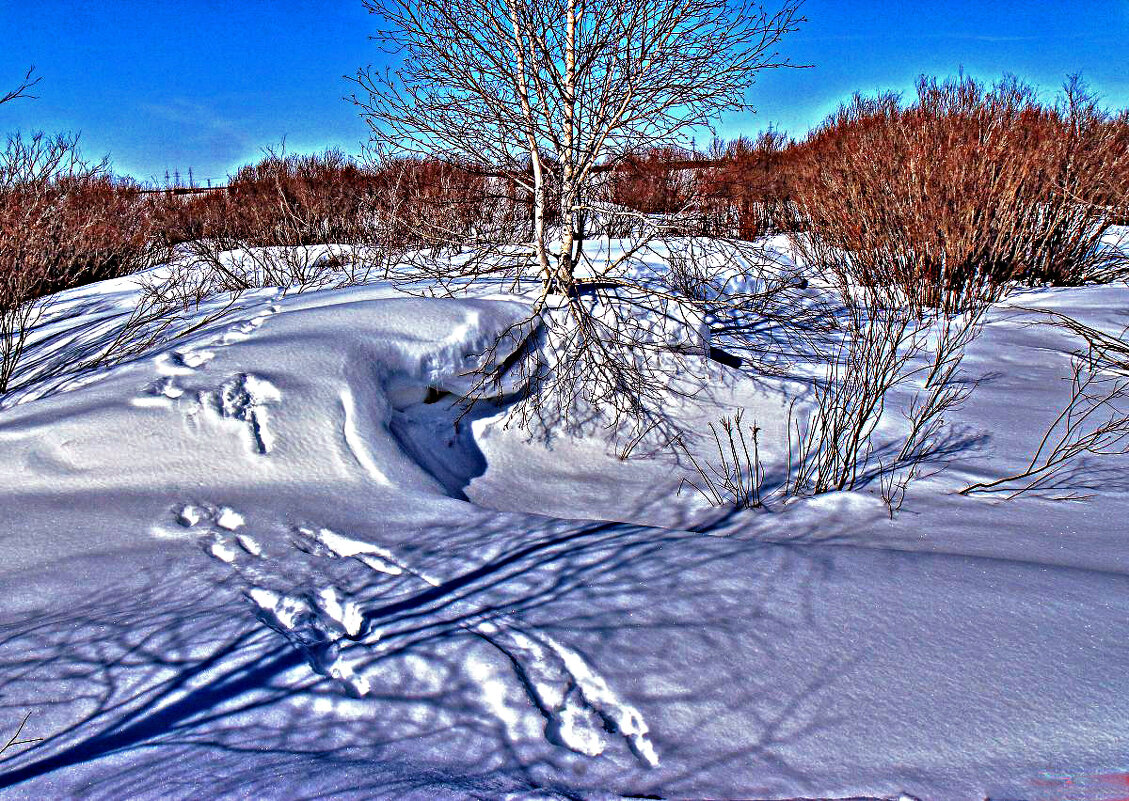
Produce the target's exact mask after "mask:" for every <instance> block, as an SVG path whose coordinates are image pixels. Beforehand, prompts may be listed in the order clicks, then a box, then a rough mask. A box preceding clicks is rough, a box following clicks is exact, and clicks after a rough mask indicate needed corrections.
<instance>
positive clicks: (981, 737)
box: [0, 280, 1129, 799]
mask: <svg viewBox="0 0 1129 801" xmlns="http://www.w3.org/2000/svg"><path fill="white" fill-rule="evenodd" d="M135 291H136V285H135V283H134V282H132V281H130V280H119V281H115V282H107V283H105V284H100V285H95V286H93V287H88V288H85V289H83V290H81V291H77V292H72V293H69V294H67V295H66V296H64V297H62V298H60V299H59V301H58V302H57V303H56V305H55V306H54V308H53V309H52V312H51V316H50V317H49V318H48V320H47V321H46V322H45V323H44V326H43V329H42V331H41V332H40V333H39V336H40V337H41V340H40V342H39V344H38V345H37V346H36V349H35V350H34V351H33V359H38V360H40V361H43V362H44V363H46V362H48V361H50V359H52V358H56V357H57V354H58V353H60V352H64V351H66V349H68V348H69V349H71V350H74V349H76V348H81V347H83V346H84V343H87V341H88V340H90V339H96V338H97V337H100V336H104V335H105V330H106V325H107V324H108V321H112V320H113V319H115V315H120V314H122V313H124V312H123V310H125V309H127V308H128V306H129V304H130V303H131V302H132V299H133V295H134V293H135ZM524 304H525V301H524V300H523V299H521V298H512V299H509V300H507V299H504V298H500V297H489V298H478V299H465V300H441V299H424V298H409V297H405V296H404V295H403V294H402V293H401V292H399V291H398V290H396V289H395V288H393V287H391V286H387V285H380V284H377V285H374V286H368V287H358V288H352V289H345V290H337V291H321V292H312V293H306V294H301V295H289V296H283V295H282V294H281V293H279V292H273V291H259V292H256V293H249V294H247V295H246V296H244V298H242V300H241V301H240V305H239V308H238V309H237V310H236V311H234V312H233V313H231V314H230V315H228V316H226V317H223V318H221V319H220V320H218V321H217V322H215V323H213V324H211V325H209V326H207V327H205V328H204V329H202V330H200V331H198V332H196V333H195V334H192V335H190V336H188V337H185V338H182V339H180V340H177V341H175V342H173V343H171V344H168V345H166V346H163V347H159V348H157V349H155V350H153V351H151V352H149V353H146V354H144V355H143V356H141V357H139V358H136V359H134V360H132V361H130V362H128V363H125V364H122V365H120V366H118V367H115V368H112V369H108V370H101V371H98V372H95V373H78V374H74V375H70V374H67V373H66V371H65V370H64V371H63V375H62V377H60V378H56V379H53V380H51V381H44V382H40V383H39V384H33V385H31V386H29V387H27V388H25V389H23V390H21V391H19V392H17V393H14V394H13V395H11V396H9V397H8V398H7V399H5V406H4V408H3V409H2V410H0V454H2V455H3V458H4V462H5V464H6V465H7V470H5V471H4V472H3V473H2V474H0V493H2V498H3V504H2V505H0V548H2V549H3V555H4V558H3V562H2V567H0V581H2V582H3V597H4V604H3V608H2V610H0V734H3V735H4V737H3V739H4V740H6V739H7V737H8V736H9V735H10V734H11V733H13V732H14V731H15V730H16V727H17V726H18V725H19V723H20V721H21V720H23V719H24V717H25V716H30V717H28V722H27V725H26V727H25V729H24V730H23V733H22V736H23V737H25V738H26V737H33V738H42V740H41V742H38V743H36V744H34V745H31V746H26V745H25V746H18V747H15V748H12V749H10V750H9V751H8V752H7V753H5V754H3V755H2V756H0V787H3V788H5V789H4V790H2V791H0V792H2V794H3V796H4V797H12V798H25V797H26V798H44V797H91V798H126V797H129V798H190V797H191V798H200V797H207V798H211V797H255V798H299V797H327V796H333V797H365V798H370V797H387V798H405V797H413V798H433V797H441V798H448V797H450V798H464V797H485V798H501V797H515V798H543V797H594V798H604V797H619V796H646V797H662V798H686V797H694V798H697V797H719V798H735V797H740V798H794V797H801V796H802V797H818V798H836V797H851V796H856V797H857V796H872V797H898V796H899V795H900V794H901V793H906V794H908V795H911V796H913V797H915V798H919V799H983V798H986V797H990V798H993V799H1004V798H1011V799H1117V798H1126V797H1127V796H1129V748H1127V745H1126V743H1127V737H1129V735H1127V732H1129V671H1127V670H1126V666H1127V665H1129V547H1127V545H1126V541H1125V538H1126V525H1125V522H1124V521H1125V520H1129V484H1126V482H1125V479H1124V476H1125V475H1126V473H1125V470H1126V468H1127V467H1129V460H1126V459H1125V458H1114V459H1109V460H1107V461H1105V462H1104V463H1102V464H1100V465H1092V466H1091V467H1093V469H1094V470H1096V471H1098V472H1093V471H1091V472H1090V473H1088V474H1087V476H1086V477H1083V476H1079V477H1078V481H1080V482H1084V481H1089V482H1090V483H1091V484H1094V485H1095V486H1096V490H1093V491H1094V492H1095V497H1094V498H1093V499H1092V500H1090V501H1089V502H1086V503H1063V502H1055V501H1052V500H1049V499H1046V498H1039V497H1035V496H1031V497H1021V498H1018V499H1016V500H1014V501H1011V502H1006V503H1002V502H999V501H996V500H992V499H985V498H975V497H962V496H958V495H955V494H954V490H956V489H959V488H960V487H962V486H964V485H965V484H967V483H969V482H970V481H973V480H979V479H982V478H985V477H994V476H999V475H1003V474H1005V473H1006V472H1008V471H1009V470H1013V469H1014V468H1015V467H1016V466H1018V465H1019V464H1020V463H1021V462H1023V461H1024V459H1025V458H1026V457H1027V456H1028V455H1029V454H1030V453H1031V451H1032V449H1033V448H1034V447H1035V445H1037V443H1038V440H1039V437H1040V436H1041V434H1042V432H1043V430H1044V428H1045V426H1046V424H1047V423H1048V422H1049V421H1050V420H1051V419H1053V417H1054V415H1055V414H1056V412H1057V409H1058V408H1059V407H1060V405H1061V403H1062V401H1063V400H1064V399H1065V396H1066V392H1067V383H1066V381H1065V380H1064V379H1066V378H1067V377H1068V375H1069V359H1068V354H1069V352H1070V351H1071V350H1073V349H1075V348H1077V347H1078V343H1077V342H1073V341H1071V340H1070V339H1069V338H1068V337H1067V336H1065V335H1064V334H1063V333H1061V332H1060V331H1057V330H1054V329H1050V328H1047V327H1043V326H1035V327H1032V326H1029V325H1027V324H1026V323H1027V322H1029V321H1030V313H1029V312H1026V311H1022V310H1021V307H1025V308H1026V307H1032V306H1041V307H1044V308H1048V309H1056V310H1060V311H1064V312H1068V313H1071V314H1075V315H1078V316H1079V317H1081V318H1083V319H1084V320H1085V321H1086V322H1088V323H1090V324H1092V325H1098V326H1101V327H1104V328H1105V329H1107V330H1110V331H1118V330H1120V329H1121V327H1122V326H1123V325H1124V322H1125V321H1124V320H1123V314H1124V309H1125V308H1126V307H1127V305H1129V288H1127V287H1125V286H1122V285H1112V286H1106V287H1085V288H1081V289H1074V290H1041V291H1032V292H1027V293H1024V294H1023V295H1021V296H1017V297H1014V298H1012V299H1011V300H1010V301H1009V302H1008V303H1007V304H1004V305H1002V306H1001V307H1000V308H998V309H996V310H995V311H994V312H993V315H992V320H991V322H990V324H989V325H988V327H987V328H986V330H985V333H984V335H983V336H982V337H981V339H979V340H978V341H977V342H976V343H975V344H974V346H973V348H972V350H971V351H970V354H969V356H968V358H967V359H966V362H965V372H966V374H967V375H968V376H969V378H971V379H978V380H979V382H980V383H979V386H978V387H977V389H976V392H975V394H974V395H973V396H972V398H971V400H970V401H969V402H968V403H967V404H966V405H965V407H964V408H963V409H962V410H961V412H960V414H959V419H958V420H956V421H955V425H954V428H953V431H954V437H953V438H952V441H951V446H950V447H949V448H948V449H947V452H946V454H945V457H944V458H945V464H944V465H941V464H940V463H938V464H937V465H935V466H936V467H941V466H944V467H945V469H944V470H941V471H939V472H937V473H936V474H935V475H933V476H931V477H930V478H928V479H925V480H923V481H922V482H919V483H917V484H914V485H911V487H910V492H909V496H908V499H907V501H906V503H905V506H904V507H903V509H902V511H901V513H900V514H899V515H898V516H897V517H896V518H895V519H894V520H893V521H891V520H890V519H889V516H888V514H887V510H886V508H885V507H884V506H883V505H882V503H881V502H880V500H879V499H878V498H877V497H876V495H875V494H874V492H873V491H871V490H864V491H860V492H853V493H834V494H828V495H823V496H818V497H816V498H813V499H809V500H806V501H802V502H797V503H790V504H784V503H782V502H780V501H778V500H777V501H770V503H769V508H768V510H767V511H750V512H742V513H734V512H729V513H725V512H724V511H722V510H716V509H711V508H709V507H708V506H706V505H705V504H704V503H703V502H702V500H701V499H700V498H698V497H696V496H695V495H694V494H693V493H691V492H688V491H686V490H685V489H683V491H682V492H681V493H679V492H678V486H679V481H680V479H681V478H682V477H683V476H686V475H688V472H687V470H686V468H685V466H680V465H678V464H677V463H676V462H675V461H674V459H673V458H671V457H656V458H653V459H649V460H642V459H640V460H634V459H632V460H627V461H625V462H624V461H620V460H618V459H617V458H616V457H615V454H614V452H613V451H612V450H611V449H610V448H609V447H608V446H607V445H606V444H604V443H602V442H601V441H599V440H597V439H570V438H567V437H563V438H558V439H555V440H554V441H553V442H552V443H550V444H546V443H544V442H542V441H540V440H537V439H534V440H530V439H528V438H527V437H526V436H525V435H524V434H523V433H522V432H520V431H518V430H515V429H513V428H512V427H511V428H507V427H505V426H504V425H503V420H504V412H502V411H500V410H501V409H502V406H504V403H505V402H506V401H505V399H500V400H499V405H498V406H491V405H489V404H482V405H480V406H478V407H476V408H475V409H474V410H473V411H472V413H471V414H470V415H468V416H466V417H464V418H462V419H461V420H459V421H458V422H457V423H456V418H457V417H458V414H459V410H458V409H457V408H455V407H453V404H452V398H453V397H456V396H457V395H458V394H459V392H460V391H465V389H466V387H467V386H468V384H467V382H468V381H469V380H470V379H469V378H468V377H467V375H466V371H467V369H468V368H469V367H472V366H473V365H474V364H475V363H476V359H477V354H479V353H480V352H481V351H482V349H483V347H484V346H485V344H487V343H489V342H490V341H491V340H492V338H493V337H494V335H495V334H496V332H498V331H500V330H502V329H504V328H505V327H506V326H507V325H508V324H509V323H511V322H512V321H514V320H516V319H518V318H519V317H520V315H521V314H522V313H523V312H524V311H525V305H524ZM52 354H55V355H52ZM711 369H712V370H714V371H715V372H716V374H717V375H716V378H717V381H716V386H717V391H716V392H715V393H714V394H712V395H710V396H709V397H703V398H702V400H701V408H700V409H697V410H690V411H689V412H687V413H688V414H698V415H700V416H701V417H702V418H703V419H714V418H716V417H717V414H718V413H719V411H721V412H723V411H725V410H727V409H728V408H729V405H731V404H733V403H741V404H744V405H745V406H747V407H748V408H749V409H750V410H751V413H755V415H756V416H757V418H758V419H759V420H760V421H762V423H763V424H764V425H765V428H766V431H769V432H771V431H773V430H776V431H779V430H780V429H781V428H782V425H783V422H782V421H783V420H784V419H785V415H786V406H787V402H788V393H787V392H786V391H785V387H784V385H783V384H778V385H768V384H765V383H764V382H758V383H756V384H754V383H752V382H748V381H745V380H738V379H737V378H736V377H734V376H732V375H728V376H726V375H724V373H725V370H726V368H723V367H720V366H717V367H713V368H711ZM514 389H517V387H509V388H507V390H506V391H510V390H514ZM445 393H450V394H445ZM700 445H701V447H703V448H705V447H706V446H705V444H700ZM702 452H703V453H707V452H708V450H705V451H702ZM765 453H766V458H768V459H769V461H770V473H771V472H772V470H777V471H779V469H780V467H781V461H780V460H781V454H782V448H781V446H780V444H779V443H778V442H777V443H768V444H767V445H766V451H765Z"/></svg>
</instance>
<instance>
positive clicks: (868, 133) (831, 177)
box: [791, 76, 1129, 308]
mask: <svg viewBox="0 0 1129 801" xmlns="http://www.w3.org/2000/svg"><path fill="white" fill-rule="evenodd" d="M1125 136H1126V126H1125V123H1124V117H1122V118H1120V119H1115V118H1113V117H1111V116H1110V115H1109V114H1107V113H1106V112H1104V111H1102V110H1101V109H1100V108H1099V107H1098V106H1097V104H1096V103H1095V102H1094V100H1093V98H1092V96H1090V95H1089V94H1087V93H1086V91H1085V90H1084V88H1083V87H1082V86H1080V84H1079V83H1078V82H1076V81H1072V82H1070V83H1068V85H1067V87H1066V94H1065V96H1064V98H1063V99H1062V100H1061V101H1059V102H1058V103H1057V104H1056V105H1053V106H1050V105H1046V104H1044V103H1041V102H1040V101H1039V100H1038V98H1037V97H1036V95H1035V92H1034V90H1032V89H1031V88H1030V87H1028V86H1026V85H1024V84H1022V83H1020V82H1019V81H1017V80H1015V79H1008V80H1004V81H1001V82H999V83H997V84H995V85H994V86H992V87H991V88H986V87H985V86H984V85H983V84H981V83H979V82H977V81H975V80H973V79H971V78H968V77H964V76H961V77H959V78H956V79H950V80H947V81H943V82H939V81H937V80H935V79H931V78H924V77H923V78H922V79H920V80H919V82H918V86H917V97H916V99H915V100H914V101H913V102H912V103H911V104H909V105H903V104H902V102H901V101H900V98H899V97H898V96H896V95H893V94H884V95H879V96H878V97H874V98H864V97H861V96H856V97H855V98H854V100H853V101H852V102H851V103H850V104H847V105H844V106H842V107H841V108H840V109H839V110H838V111H837V112H836V113H835V114H833V115H832V116H831V117H830V118H829V119H828V120H827V121H826V122H824V124H823V125H822V126H821V127H820V128H819V129H817V130H816V131H815V132H813V134H812V135H811V136H810V137H809V138H808V139H807V141H806V142H804V143H803V144H802V145H801V146H800V147H799V148H797V150H796V155H795V158H796V163H797V167H796V170H795V176H794V181H793V186H792V188H791V192H792V195H793V197H794V198H795V200H796V202H797V204H798V206H799V209H800V211H801V212H802V214H803V216H804V217H805V218H806V219H807V221H808V222H809V223H810V226H811V231H812V234H813V235H812V236H811V237H802V238H800V239H799V241H800V243H801V245H802V246H804V247H805V249H806V252H807V255H808V257H809V259H811V260H812V261H813V262H814V263H815V264H816V265H817V266H821V267H823V268H825V269H827V270H830V271H832V272H834V273H835V274H837V275H839V277H840V278H841V279H842V280H844V281H852V282H861V283H863V284H867V285H870V286H883V287H889V288H895V289H896V290H897V294H898V296H900V297H902V298H903V300H904V302H907V303H910V304H915V305H916V304H921V305H925V306H942V307H944V308H950V307H954V306H955V307H960V306H962V304H963V303H964V302H965V300H967V299H968V296H969V295H970V294H979V293H980V291H981V290H982V289H991V288H995V287H998V286H1000V285H1001V284H1003V283H1005V282H1009V281H1013V280H1019V281H1024V282H1028V283H1040V282H1051V283H1056V284H1076V283H1080V282H1082V281H1085V280H1087V279H1088V278H1089V277H1091V276H1092V275H1094V274H1096V273H1100V272H1102V271H1103V270H1105V269H1106V267H1108V264H1107V261H1106V260H1107V258H1108V256H1107V254H1106V253H1105V252H1104V251H1103V250H1102V249H1101V248H1100V247H1099V240H1100V238H1101V236H1102V234H1103V232H1104V231H1105V230H1106V229H1107V228H1108V226H1109V225H1110V224H1111V223H1112V221H1113V220H1114V219H1115V218H1116V217H1117V216H1118V215H1119V214H1123V213H1124V209H1125V200H1126V195H1125V194H1124V193H1123V192H1122V193H1121V194H1119V193H1118V191H1117V187H1116V183H1115V181H1116V178H1115V176H1119V175H1123V174H1124V173H1125V172H1126V171H1127V170H1129V148H1127V147H1126V138H1125Z"/></svg>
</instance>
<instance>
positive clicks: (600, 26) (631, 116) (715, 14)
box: [354, 0, 800, 293]
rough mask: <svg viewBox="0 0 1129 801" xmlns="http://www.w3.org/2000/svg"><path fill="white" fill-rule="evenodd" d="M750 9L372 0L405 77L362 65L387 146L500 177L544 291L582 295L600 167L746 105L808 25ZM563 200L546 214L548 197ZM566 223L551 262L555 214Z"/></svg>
mask: <svg viewBox="0 0 1129 801" xmlns="http://www.w3.org/2000/svg"><path fill="white" fill-rule="evenodd" d="M798 4H799V0H784V2H783V6H782V8H781V9H780V10H779V11H777V12H775V13H770V12H767V11H765V10H764V9H763V8H762V7H761V6H759V5H757V4H756V3H754V2H750V0H680V1H678V2H676V1H675V0H547V2H532V0H470V1H469V2H461V3H448V2H445V0H365V5H366V7H368V9H369V10H370V11H371V12H372V13H374V14H377V15H379V16H380V17H381V18H382V23H383V26H384V28H383V32H382V33H380V34H378V35H377V36H376V37H374V38H375V39H376V40H377V41H379V42H380V43H381V44H382V45H385V46H386V47H387V49H389V50H391V51H394V52H396V53H399V54H400V56H401V59H402V61H401V66H400V68H399V69H398V70H397V71H396V72H395V73H389V72H386V73H384V74H380V73H374V72H373V71H372V69H371V68H369V69H365V70H361V71H360V72H359V73H358V75H357V78H356V80H357V82H358V83H359V85H360V86H361V88H362V89H363V90H364V95H367V97H365V98H364V99H360V98H357V97H354V99H355V100H356V102H357V103H358V104H359V105H360V106H361V107H362V109H363V115H364V116H365V118H366V119H367V120H368V122H369V124H370V126H371V127H372V131H373V136H374V138H375V139H376V140H377V141H380V142H384V143H389V144H390V145H391V146H392V147H393V148H394V149H396V150H400V151H404V150H406V151H410V152H416V153H426V154H434V155H439V156H441V157H443V158H447V159H450V160H452V161H456V162H458V163H460V164H464V165H467V166H468V167H472V168H476V169H479V170H482V171H497V172H501V173H503V174H505V175H506V176H508V177H509V178H511V179H512V180H513V181H515V182H516V183H517V184H519V185H520V186H522V187H523V188H524V189H525V190H526V191H527V192H528V193H529V195H530V196H531V198H532V216H533V226H532V229H533V230H532V233H533V237H532V238H533V242H532V243H531V244H532V248H533V253H534V255H535V257H536V259H537V263H538V265H539V267H540V270H541V272H542V275H543V278H544V279H545V283H546V285H547V286H548V287H551V288H553V289H555V290H557V291H560V292H562V293H567V292H568V290H569V289H570V288H571V287H572V285H573V282H574V278H575V272H576V267H577V265H578V264H579V263H580V261H581V260H582V258H583V249H582V247H581V245H582V241H583V236H584V234H583V221H584V217H585V212H586V211H587V210H588V209H587V208H586V202H587V199H588V191H587V190H588V188H589V187H590V185H591V182H592V178H593V170H594V168H595V167H596V166H597V165H598V164H600V163H601V162H605V161H607V160H608V159H613V160H614V159H616V158H621V157H623V156H624V155H626V154H628V153H630V152H632V151H637V150H641V149H643V148H645V147H650V146H655V145H658V144H668V143H669V144H677V143H679V142H680V141H681V140H682V139H684V138H685V137H686V136H687V135H688V132H689V131H690V130H691V129H693V128H695V127H699V126H708V125H709V124H710V123H711V121H712V120H714V119H715V118H716V117H717V115H718V114H719V113H721V112H723V111H726V110H734V109H739V108H743V107H744V106H745V103H744V97H745V93H746V90H747V89H748V88H749V87H750V86H751V85H752V83H753V82H754V81H755V79H756V77H757V74H758V72H759V71H760V70H762V69H766V68H770V67H774V66H781V65H782V64H783V63H784V62H782V61H779V60H777V58H776V53H775V51H774V48H775V46H776V45H777V43H778V42H779V40H780V38H781V37H782V36H783V35H784V34H785V33H787V32H789V31H791V30H793V29H794V28H795V27H796V26H797V24H798V23H799V22H800V19H799V17H798V15H797V7H798ZM551 203H552V204H554V205H555V206H556V208H555V209H550V208H549V206H550V204H551ZM550 215H552V216H553V217H555V218H556V219H557V220H558V221H559V223H560V224H559V233H558V237H557V239H558V241H557V247H556V251H555V253H553V252H551V246H550V243H549V231H548V227H547V221H548V219H549V217H550Z"/></svg>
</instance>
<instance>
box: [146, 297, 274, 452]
mask: <svg viewBox="0 0 1129 801" xmlns="http://www.w3.org/2000/svg"><path fill="white" fill-rule="evenodd" d="M281 309H282V307H281V306H279V305H278V304H277V303H271V305H269V306H268V307H267V308H266V309H265V310H263V311H262V312H260V313H259V314H257V315H255V316H254V317H251V318H249V319H247V320H243V321H241V322H238V323H235V324H233V325H230V326H228V327H226V328H224V329H223V330H221V331H219V332H218V333H215V334H212V335H211V336H208V337H204V338H202V339H200V340H197V341H195V342H193V343H192V344H191V345H188V346H186V347H182V348H175V349H172V350H168V351H165V352H163V353H160V354H158V355H157V356H156V357H154V359H153V364H154V366H155V367H156V369H157V373H158V374H159V375H160V376H161V377H160V378H159V379H157V380H156V381H154V382H152V383H151V384H149V386H147V387H146V388H145V390H144V394H143V395H141V396H140V397H137V398H134V399H133V405H134V406H141V407H169V406H173V405H176V404H177V402H178V401H180V400H181V399H182V398H185V397H186V396H188V397H194V398H195V399H196V401H197V404H196V405H194V406H190V407H189V414H190V415H192V414H194V413H195V412H197V411H199V408H200V407H201V406H202V407H204V408H208V407H209V405H210V406H212V407H214V408H215V410H216V411H217V412H218V413H219V415H220V416H221V417H231V418H235V419H239V420H243V421H244V422H247V423H249V425H250V426H251V434H252V440H253V445H254V447H255V449H256V450H257V451H258V452H259V453H266V452H267V450H269V447H270V444H269V442H268V441H267V440H266V439H265V438H264V436H263V435H262V434H261V432H256V428H255V426H256V423H255V421H254V419H252V418H258V417H263V415H262V414H261V413H258V412H254V411H248V410H249V408H250V407H253V406H255V404H256V402H258V403H259V404H260V405H265V404H266V403H270V402H272V401H274V400H277V390H275V389H274V388H273V387H269V382H264V381H263V380H262V379H258V378H256V377H255V376H250V375H243V376H241V377H240V378H242V379H243V386H241V387H240V386H237V385H236V384H233V381H235V379H233V380H232V381H228V382H226V383H224V384H223V386H221V387H220V388H219V390H218V395H217V393H212V392H207V391H205V392H203V393H200V392H196V393H192V392H190V391H189V390H188V389H187V388H186V387H185V386H184V385H183V383H182V381H181V379H185V378H188V377H191V376H194V375H197V374H198V373H200V371H202V370H204V369H206V368H207V367H208V365H209V364H210V363H211V362H212V361H213V360H214V359H215V358H216V356H217V355H218V353H219V350H218V349H219V348H223V347H226V346H228V345H233V344H235V343H238V342H242V341H244V340H246V339H248V338H249V337H251V335H252V334H254V333H255V331H256V330H258V329H259V327H261V326H262V325H263V323H265V322H266V321H267V320H268V319H269V318H270V317H271V316H272V315H274V314H277V313H278V312H279V311H281ZM256 381H257V382H259V383H258V385H256V384H255V382H256ZM268 387H269V388H268ZM215 397H218V399H219V400H218V403H217V402H216V401H215Z"/></svg>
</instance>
